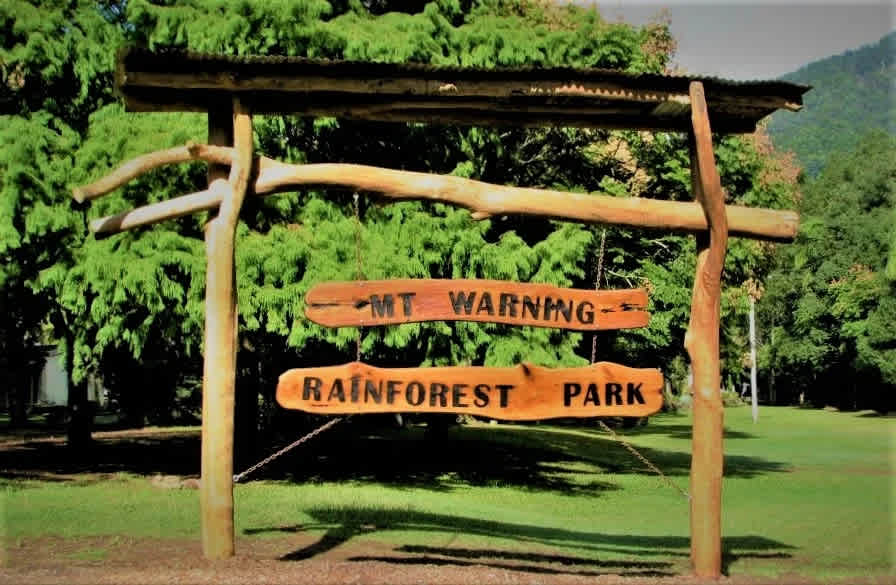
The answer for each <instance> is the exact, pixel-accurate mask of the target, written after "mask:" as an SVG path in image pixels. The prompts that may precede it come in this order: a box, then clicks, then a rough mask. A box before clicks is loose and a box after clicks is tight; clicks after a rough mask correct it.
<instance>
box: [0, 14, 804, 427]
mask: <svg viewBox="0 0 896 585" xmlns="http://www.w3.org/2000/svg"><path fill="white" fill-rule="evenodd" d="M167 4H168V3H167V2H166V3H153V2H148V1H146V0H130V1H129V2H127V3H126V5H125V3H115V2H103V3H99V4H97V3H94V2H89V1H86V0H85V1H81V2H70V3H65V4H60V5H55V4H54V5H46V4H44V3H42V2H37V1H34V2H31V1H25V0H13V1H12V2H6V3H3V4H0V22H2V23H3V30H5V31H7V33H6V34H5V35H3V36H0V62H2V64H3V69H2V71H3V75H4V79H3V83H2V84H0V108H2V113H3V116H2V120H0V143H2V148H0V202H2V203H0V293H2V296H0V298H2V299H3V302H4V311H2V314H0V344H2V348H3V349H4V351H3V352H0V359H3V360H4V363H0V367H2V368H5V369H6V370H7V371H11V372H13V373H14V374H15V375H18V376H20V378H15V377H11V378H10V379H12V380H14V382H13V383H12V384H11V387H12V388H14V389H15V388H21V387H22V386H21V385H18V384H17V383H16V382H15V380H17V379H21V376H22V375H23V373H22V370H23V364H26V363H27V360H28V356H27V355H26V352H28V351H31V350H32V349H33V348H35V347H36V346H38V345H39V343H40V342H42V341H43V340H47V339H50V340H54V341H58V342H60V343H62V344H63V346H64V347H65V348H66V354H67V356H68V363H69V364H70V369H71V372H70V373H71V376H72V379H73V381H75V382H76V383H77V384H76V386H75V388H76V389H79V388H83V384H81V381H83V380H84V377H85V376H86V375H87V374H90V373H93V374H96V375H99V376H101V377H102V378H103V379H104V381H105V383H106V386H107V387H109V388H110V389H111V391H112V393H113V396H114V397H115V398H116V399H117V400H118V402H119V404H120V405H121V406H122V409H123V410H124V411H125V413H126V414H128V415H129V417H130V418H131V420H132V421H134V422H135V423H136V424H142V423H143V422H144V421H147V420H149V421H153V422H166V421H171V420H173V419H176V418H183V417H189V416H190V415H195V414H197V412H198V410H197V406H198V396H199V394H198V391H197V388H198V386H197V384H198V380H199V375H200V372H201V349H202V348H201V343H202V335H201V331H202V323H203V295H204V290H203V289H204V280H205V259H204V248H203V240H202V237H203V236H202V228H203V224H204V222H205V221H206V219H207V218H206V217H205V216H204V215H198V216H193V217H187V218H182V219H179V220H174V221H169V222H166V223H163V224H160V225H157V226H154V227H151V228H147V229H141V230H135V231H132V232H128V233H124V234H120V235H116V236H113V237H110V238H107V239H96V238H95V237H94V236H92V235H90V234H88V233H87V231H86V224H87V221H88V220H89V219H91V218H94V217H99V216H101V215H105V214H109V213H115V212H119V211H122V210H125V209H130V208H133V207H135V206H138V205H142V204H145V203H148V202H153V201H159V200H162V199H166V198H169V197H172V196H175V195H179V194H183V193H189V192H192V191H196V190H197V189H200V188H202V185H203V184H204V181H205V172H204V167H203V165H201V164H193V165H181V166H175V167H168V168H164V169H160V170H158V171H156V172H153V173H151V174H149V175H147V176H144V177H142V178H140V179H137V180H135V181H133V182H132V183H131V184H129V185H128V186H126V187H124V188H122V189H120V190H119V191H118V192H117V193H115V194H113V195H110V196H109V197H105V198H103V199H101V200H98V201H96V202H95V203H94V204H92V205H91V206H79V205H76V204H74V203H73V201H72V199H71V196H70V189H71V187H73V186H75V185H79V184H84V183H85V182H88V181H90V180H94V179H96V178H98V177H100V176H102V175H104V174H106V173H108V172H109V170H111V169H112V168H114V167H115V166H116V165H118V164H119V163H120V162H122V161H124V160H126V159H128V158H130V157H133V156H135V155H138V154H141V153H145V152H149V151H152V150H157V149H161V148H166V147H169V146H172V145H178V144H183V143H185V142H186V141H188V140H193V141H197V142H202V141H204V140H205V131H206V121H205V117H204V116H200V115H187V114H132V113H125V112H124V111H123V109H122V106H121V105H120V103H119V102H118V101H117V98H116V96H115V95H114V92H113V88H112V72H113V68H114V55H115V53H116V50H117V49H118V48H119V47H121V46H125V45H132V46H133V45H136V46H145V47H149V48H152V49H164V48H172V47H174V48H188V49H192V50H196V51H207V52H223V53H227V54H231V55H245V54H275V55H300V56H307V57H325V58H345V59H355V60H371V61H388V62H403V61H416V62H422V63H432V64H454V65H464V66H473V67H495V66H524V65H536V66H559V65H567V66H576V67H605V68H617V69H622V70H625V71H631V72H661V71H663V69H664V67H665V65H666V63H667V61H668V60H669V58H670V54H671V51H672V48H673V47H674V42H673V40H672V39H671V38H670V37H669V33H668V29H667V28H666V26H665V25H663V24H654V25H648V26H645V27H632V26H629V25H626V24H623V23H611V22H607V21H605V20H603V19H602V18H601V16H600V14H599V13H598V12H596V11H595V10H594V9H584V8H580V7H577V6H575V5H568V6H557V5H553V4H549V3H542V2H537V1H532V2H522V3H521V2H518V1H507V0H476V1H464V2H456V1H451V0H437V1H433V2H430V3H427V4H425V5H422V4H419V5H418V4H417V3H412V2H387V1H380V2H373V3H366V4H365V3H362V2H331V3H328V2H324V1H322V0H281V1H278V2H270V1H267V0H264V1H262V0H257V1H254V0H250V1H244V2H239V3H237V2H226V1H217V0H186V1H184V2H179V3H177V5H176V6H175V5H170V6H169V5H167ZM125 6H126V9H125ZM389 10H394V11H392V12H389ZM256 140H257V144H256V147H257V150H258V151H259V152H261V153H264V154H265V155H267V156H270V157H273V158H278V159H281V160H285V161H290V162H305V161H308V162H321V161H326V162H354V163H362V164H372V165H378V166H383V167H389V168H398V169H408V170H416V171H424V172H436V173H450V174H455V175H460V176H465V177H472V178H476V179H481V180H484V181H488V182H492V183H498V184H512V185H525V186H534V187H551V188H555V189H566V190H576V191H585V192H598V191H599V192H605V193H610V194H613V195H615V196H618V197H630V196H640V197H653V198H663V199H675V200H682V199H690V198H691V195H690V172H689V157H688V151H687V144H686V137H685V136H683V135H680V134H658V135H656V136H647V135H643V134H640V133H636V132H610V131H594V130H575V129H562V128H545V129H521V128H501V129H482V128H474V127H460V126H441V127H440V126H426V125H419V124H381V123H362V122H350V121H343V120H334V119H316V120H313V119H303V118H297V117H259V118H258V119H257V124H256ZM716 155H717V158H718V161H719V170H720V175H721V179H722V184H723V187H724V188H725V190H726V191H727V193H728V202H729V203H741V204H747V205H763V206H767V207H774V208H791V207H793V205H794V198H795V186H794V184H793V180H792V177H791V176H789V175H788V174H787V173H786V172H783V171H782V168H781V165H779V163H778V162H777V161H776V160H775V158H774V156H773V155H772V154H770V153H769V151H768V149H767V148H766V146H765V145H763V144H762V143H761V140H757V139H756V138H755V137H738V136H730V137H725V138H722V139H720V140H719V142H718V145H717V149H716ZM359 204H360V205H359V207H360V209H359V217H360V224H361V225H360V228H359V227H358V224H357V223H356V221H355V219H354V217H355V216H354V209H353V204H352V194H351V193H345V192H338V191H327V190H320V189H317V190H308V191H303V192H298V193H288V194H282V195H279V196H276V197H269V198H265V199H252V200H250V201H248V202H247V204H246V206H245V208H244V210H243V213H242V214H241V219H242V222H241V223H240V225H239V228H238V233H237V259H236V260H237V279H238V288H239V307H240V309H239V311H240V314H239V328H240V339H241V345H240V351H239V355H238V374H237V376H238V377H237V384H238V392H237V395H238V401H239V405H238V407H237V411H238V416H239V417H244V418H243V420H242V422H240V421H239V420H238V425H243V428H246V427H245V425H248V426H249V427H250V428H254V427H255V426H256V425H258V424H262V425H264V424H266V423H265V422H264V421H268V420H269V418H268V417H267V416H260V415H259V413H258V412H257V408H258V406H259V404H261V405H262V406H263V407H264V412H265V413H267V414H270V413H271V412H273V411H274V409H273V407H272V404H273V401H272V397H273V389H274V387H275V385H276V380H277V377H278V376H279V375H280V374H281V373H282V372H283V371H285V370H286V369H288V368H291V367H297V366H323V365H333V364H339V363H343V362H346V361H350V360H351V359H353V358H354V339H355V335H356V332H355V330H353V329H349V328H343V329H339V330H334V329H325V328H322V327H320V326H317V325H315V324H313V323H310V322H309V321H307V320H306V319H305V318H304V315H303V309H304V295H305V293H306V291H307V290H308V289H309V288H310V287H311V286H312V285H314V284H315V283H317V282H321V281H328V280H338V279H349V280H350V279H354V278H356V276H357V270H358V269H357V264H356V261H355V256H356V255H355V231H356V229H360V240H361V256H362V272H363V275H364V276H365V277H367V278H371V279H374V278H390V277H396V278H398V277H414V278H495V279H508V280H515V281H528V282H545V283H553V284H557V285H561V286H578V287H592V286H594V279H595V270H596V265H597V263H598V251H599V248H600V246H599V242H600V236H601V234H602V233H603V232H602V229H601V228H600V227H599V226H583V225H579V224H574V223H564V222H555V221H547V220H542V219H538V218H521V217H499V218H493V219H490V220H485V221H474V220H472V219H471V218H470V214H469V213H468V212H467V211H465V210H461V209H457V208H454V207H451V206H447V205H441V204H427V203H419V202H407V203H400V204H394V205H386V206H378V205H374V204H373V203H372V200H371V199H370V198H369V197H368V196H367V195H366V194H362V196H361V197H360V200H359ZM772 250H773V249H772V248H771V247H770V246H767V245H763V244H760V243H758V242H753V241H746V240H733V241H732V242H731V247H730V251H729V254H728V259H727V262H726V272H725V281H724V287H725V289H724V293H723V306H722V322H723V324H724V325H723V331H722V358H723V376H724V379H723V384H724V386H725V387H726V388H730V387H733V386H736V385H738V384H739V382H740V381H741V379H742V377H743V376H744V355H745V353H746V339H747V336H746V334H745V330H746V323H747V318H746V313H747V310H748V306H749V302H748V297H747V290H748V289H749V283H750V282H754V281H761V280H762V279H763V278H764V276H765V274H766V273H767V271H768V270H769V269H770V262H771V255H772ZM604 260H605V262H604V266H605V267H606V271H605V273H604V278H603V279H602V282H601V283H600V284H601V286H602V287H603V288H625V287H636V286H644V287H646V288H647V289H648V290H649V292H650V298H651V306H650V309H651V311H652V315H653V316H652V320H651V323H650V326H649V327H648V328H644V329H639V330H633V331H627V332H620V333H607V334H603V335H602V336H601V338H600V340H599V343H598V347H599V350H600V351H599V354H598V357H599V358H601V359H608V360H615V361H618V362H621V363H625V364H629V365H633V366H642V367H658V368H662V369H663V370H664V371H665V372H666V373H667V375H668V376H669V377H670V378H671V379H672V381H673V382H674V383H675V384H676V385H678V384H683V382H684V380H685V379H686V367H685V365H684V364H685V359H684V350H683V337H684V331H685V328H686V327H687V315H688V310H689V304H690V296H691V286H692V282H693V273H694V264H695V246H694V239H693V238H692V237H683V236H667V235H663V234H660V233H655V232H648V231H640V230H626V229H607V230H606V253H605V256H604ZM23 341H24V343H23ZM590 349H591V340H590V337H584V336H583V335H582V334H580V333H573V332H564V331H558V330H554V329H543V328H532V327H526V328H511V327H506V326H499V325H493V324H479V323H443V322H435V323H418V324H408V325H401V326H395V327H386V328H370V329H368V330H366V331H365V332H364V339H363V344H362V353H363V359H364V360H365V361H367V362H369V363H371V364H374V365H380V366H417V365H441V364H473V365H482V364H485V365H510V364H515V363H519V362H521V361H530V362H533V363H535V364H540V365H547V366H557V365H576V364H584V363H586V362H587V360H588V359H589V358H590ZM76 395H77V393H76ZM81 396H86V395H85V394H81ZM239 443H240V444H241V445H245V444H248V442H247V441H239Z"/></svg>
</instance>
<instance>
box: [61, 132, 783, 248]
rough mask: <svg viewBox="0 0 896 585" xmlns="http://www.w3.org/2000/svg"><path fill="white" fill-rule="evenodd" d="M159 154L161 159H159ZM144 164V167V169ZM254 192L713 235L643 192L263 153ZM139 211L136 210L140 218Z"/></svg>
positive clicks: (201, 204)
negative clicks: (349, 194)
mask: <svg viewBox="0 0 896 585" xmlns="http://www.w3.org/2000/svg"><path fill="white" fill-rule="evenodd" d="M155 155H158V156H155ZM232 156H233V149H231V148H227V147H213V146H205V145H188V146H186V147H181V148H175V149H169V150H166V151H160V152H158V153H151V154H148V155H144V156H142V157H138V159H134V160H132V161H130V162H128V163H126V164H125V165H123V166H122V167H120V168H119V169H116V170H115V171H114V172H113V173H112V174H110V175H109V176H107V177H105V178H103V179H101V180H100V181H97V182H96V183H93V184H91V185H87V186H85V187H82V188H80V189H78V190H76V192H75V197H76V198H78V197H79V196H80V197H82V200H83V199H91V198H95V197H99V196H100V195H103V194H104V193H108V192H109V191H112V190H114V189H116V188H117V187H119V186H121V185H122V184H124V183H125V182H127V181H128V180H130V179H131V178H133V177H135V176H137V175H138V174H140V172H145V171H148V170H151V169H153V168H156V167H158V166H161V165H165V164H171V163H172V162H186V161H190V160H205V161H208V162H215V163H221V162H222V161H226V162H228V163H229V162H230V161H231V160H232ZM137 167H141V170H137ZM257 168H258V174H257V177H256V179H255V183H254V189H253V191H254V193H255V194H257V195H265V194H270V193H275V192H281V191H285V190H290V189H297V188H307V187H315V186H317V187H321V186H325V187H333V188H344V189H351V190H355V191H369V192H377V193H380V194H381V195H382V196H384V197H386V198H387V199H392V200H429V201H438V202H442V203H451V204H454V205H458V206H461V207H465V208H467V209H469V210H470V211H471V212H473V217H474V219H483V218H486V217H489V216H492V215H513V214H520V215H534V216H541V217H549V218H552V219H559V220H570V221H578V222H583V223H601V224H615V225H623V226H628V227H646V228H660V229H666V230H674V231H681V232H705V231H706V230H707V229H708V224H707V221H706V216H705V215H704V213H703V209H702V208H701V207H700V205H699V204H698V203H694V202H677V201H662V200H656V199H646V198H641V197H629V198H620V197H612V196H609V195H599V194H582V193H568V192H564V191H553V190H547V189H533V188H528V187H509V186H504V185H492V184H490V183H484V182H482V181H474V180H471V179H464V178H461V177H453V176H446V175H434V174H428V173H417V172H411V171H396V170H390V169H382V168H378V167H371V166H365V165H354V164H340V163H323V164H307V165H294V164H287V163H281V162H279V161H275V160H273V159H270V158H267V157H259V160H258V165H257ZM219 202H220V197H216V196H214V195H212V194H211V193H210V192H209V191H204V192H200V193H195V194H192V195H187V196H186V197H185V198H176V199H172V200H170V201H166V202H164V203H155V204H152V205H148V206H145V207H141V208H139V209H136V210H133V211H129V212H125V213H122V214H118V215H116V216H110V217H104V218H100V219H98V220H94V221H93V222H91V229H93V230H94V231H97V232H106V233H114V232H118V231H121V230H124V229H130V228H133V227H137V226H139V225H147V224H149V223H155V222H157V221H162V220H165V219H171V218H174V217H179V216H181V215H186V214H188V213H193V212H195V211H201V210H207V209H214V208H215V207H217V206H218V204H219ZM725 211H726V214H727V216H728V223H729V226H730V231H731V235H733V236H740V237H748V238H757V239H766V240H778V241H790V240H792V239H793V238H794V237H795V236H796V232H797V227H798V223H799V217H798V215H797V214H796V213H795V212H793V211H779V210H773V209H761V208H752V207H743V206H736V205H729V206H726V207H725ZM132 214H135V215H132Z"/></svg>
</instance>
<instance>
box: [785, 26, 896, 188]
mask: <svg viewBox="0 0 896 585" xmlns="http://www.w3.org/2000/svg"><path fill="white" fill-rule="evenodd" d="M894 61H896V32H892V33H890V34H888V35H887V36H885V37H883V38H882V39H881V40H880V41H879V42H878V43H877V44H874V45H868V46H865V47H861V48H859V49H856V50H854V51H847V52H846V53H843V54H841V55H837V56H834V57H829V58H827V59H822V60H820V61H815V62H814V63H810V64H808V65H806V66H804V67H802V68H800V69H799V70H797V71H794V72H793V73H789V74H787V75H784V76H783V77H782V78H781V79H784V80H786V81H792V82H794V83H802V84H806V85H811V86H812V88H813V89H812V91H810V92H809V93H807V94H806V96H805V98H804V107H803V110H802V111H801V112H799V113H798V114H793V113H791V112H778V113H776V114H774V115H772V117H771V120H770V122H769V125H768V131H769V133H770V134H771V136H772V138H773V140H774V143H775V146H776V147H777V148H779V149H782V150H790V151H793V152H794V153H795V154H796V156H797V158H798V160H799V161H800V162H801V163H802V165H803V166H804V168H805V170H806V173H807V174H808V175H809V176H812V177H814V176H816V175H818V174H819V172H820V171H821V169H822V167H823V166H824V164H825V161H826V160H827V158H828V156H829V155H830V154H831V153H834V152H841V153H846V152H851V151H853V150H854V149H855V148H856V146H857V145H858V144H859V141H860V140H861V139H862V138H863V137H864V136H865V135H866V134H867V133H868V132H869V131H871V130H874V129H880V130H885V131H887V132H889V133H890V134H894V133H896V99H894V95H893V87H894V82H896V67H894Z"/></svg>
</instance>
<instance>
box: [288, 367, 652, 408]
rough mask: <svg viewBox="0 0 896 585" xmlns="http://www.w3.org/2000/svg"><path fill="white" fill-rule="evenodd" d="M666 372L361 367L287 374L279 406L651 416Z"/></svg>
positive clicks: (646, 370)
mask: <svg viewBox="0 0 896 585" xmlns="http://www.w3.org/2000/svg"><path fill="white" fill-rule="evenodd" d="M662 388H663V374H662V372H660V371H659V370H656V369H648V368H629V367H626V366H621V365H619V364H613V363H609V362H598V363H596V364H593V365H591V366H587V367H583V368H556V369H554V368H541V367H537V366H533V365H529V364H522V365H519V366H515V367H509V368H490V367H479V366H451V367H437V368H376V367H373V366H369V365H367V364H364V363H361V362H352V363H348V364H343V365H341V366H328V367H322V368H299V369H294V370H289V371H288V372H286V373H284V374H283V375H281V376H280V380H279V382H278V383H277V402H278V403H279V404H280V406H282V407H284V408H291V409H298V410H304V411H307V412H315V413H319V414H351V413H376V412H379V413H382V412H445V413H447V412H454V413H458V414H471V415H476V416H487V417H490V418H497V419H502V420H540V419H547V418H558V417H573V416H574V417H592V416H646V415H648V414H651V413H654V412H656V411H658V410H659V409H660V408H661V407H662V405H663V395H662Z"/></svg>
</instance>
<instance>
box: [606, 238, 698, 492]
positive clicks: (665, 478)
mask: <svg viewBox="0 0 896 585" xmlns="http://www.w3.org/2000/svg"><path fill="white" fill-rule="evenodd" d="M606 243H607V230H606V229H603V230H601V232H600V252H598V256H597V273H596V274H595V275H594V290H600V277H601V275H602V274H603V271H604V253H605V250H606ZM595 361H597V333H592V334H591V363H592V364H593V363H594V362H595ZM597 424H599V425H600V427H601V428H602V429H603V430H604V431H606V432H607V433H608V434H609V435H610V437H612V438H613V440H614V441H616V442H617V443H619V444H620V445H622V446H623V447H625V448H626V450H628V452H629V453H631V454H632V455H634V456H635V457H636V458H638V459H639V460H640V461H641V463H643V464H644V465H646V466H647V468H648V469H650V470H651V471H653V472H654V473H656V474H657V475H658V476H659V477H660V479H662V480H663V481H664V482H665V483H666V484H667V485H669V486H671V487H673V488H675V489H676V490H677V491H678V492H679V493H680V494H681V495H683V496H684V497H685V498H686V499H688V500H690V499H691V496H690V494H688V493H687V492H686V491H684V490H683V489H681V488H680V487H678V484H677V483H675V482H673V481H672V480H671V479H669V477H668V476H667V475H666V474H665V473H663V470H662V469H660V468H659V467H657V466H656V465H654V464H653V463H651V461H650V460H649V459H647V457H645V456H643V455H641V453H639V452H638V450H637V449H635V448H634V447H633V446H632V445H631V444H629V443H628V441H626V440H625V439H623V438H622V437H621V436H620V435H617V434H616V431H614V430H613V429H611V428H610V427H609V425H607V423H605V422H604V421H602V420H601V419H597Z"/></svg>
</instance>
